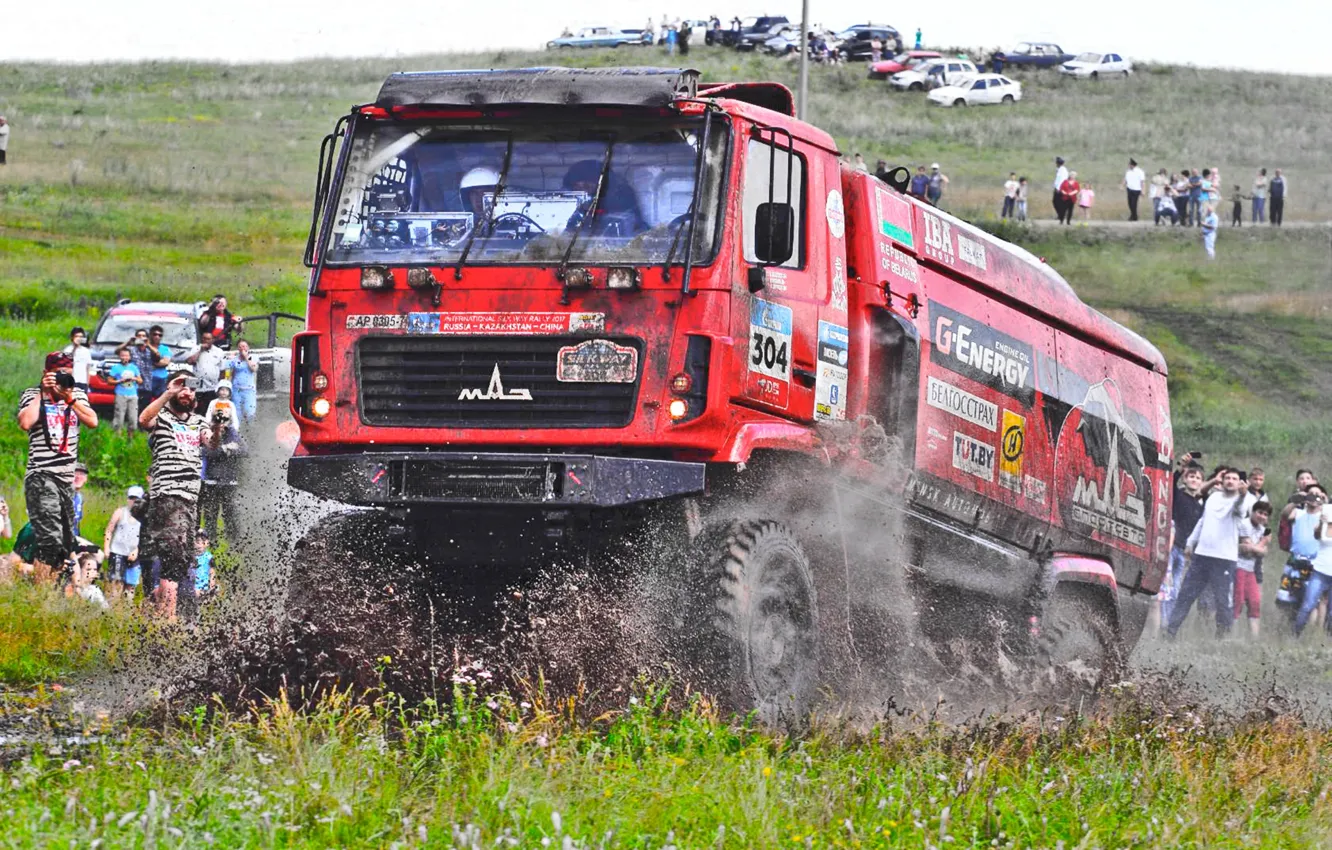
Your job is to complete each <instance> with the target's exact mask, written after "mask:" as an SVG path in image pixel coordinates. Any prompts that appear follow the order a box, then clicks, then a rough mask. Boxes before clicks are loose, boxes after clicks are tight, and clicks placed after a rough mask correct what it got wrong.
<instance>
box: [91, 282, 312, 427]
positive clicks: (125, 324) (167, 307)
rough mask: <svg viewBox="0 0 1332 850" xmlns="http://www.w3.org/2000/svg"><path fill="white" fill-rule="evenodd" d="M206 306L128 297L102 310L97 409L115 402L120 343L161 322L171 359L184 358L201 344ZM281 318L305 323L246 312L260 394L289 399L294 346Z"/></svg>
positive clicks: (94, 395)
mask: <svg viewBox="0 0 1332 850" xmlns="http://www.w3.org/2000/svg"><path fill="white" fill-rule="evenodd" d="M207 307H208V305H207V304H205V303H204V302H202V301H199V302H195V303H193V304H185V303H178V302H170V301H130V300H129V299H125V300H122V301H120V302H118V303H117V304H116V305H115V306H114V307H112V308H111V309H109V310H107V311H106V312H105V313H103V314H102V318H101V319H99V320H98V322H97V327H96V328H95V329H94V330H93V333H92V338H91V339H90V340H89V342H88V346H89V348H91V349H92V356H93V360H94V362H96V363H97V364H98V366H97V368H96V369H95V370H94V371H93V372H92V373H90V374H89V376H88V400H89V402H90V403H91V404H92V405H93V406H94V407H98V408H110V407H112V406H113V405H114V404H115V387H113V386H112V385H111V383H110V382H109V381H108V380H107V374H106V370H107V368H108V367H110V366H111V365H112V364H114V363H116V362H117V360H116V355H115V350H116V348H117V346H119V345H120V344H121V343H123V342H125V341H126V340H128V339H132V338H133V337H134V332H135V331H136V330H138V329H139V328H144V329H148V328H150V327H152V326H153V325H161V326H162V331H163V334H162V342H163V344H165V345H166V346H168V347H169V348H170V349H171V356H172V359H173V360H179V359H183V358H184V357H185V356H186V355H187V354H189V353H190V352H191V351H192V350H194V348H195V346H197V345H198V344H199V317H200V316H202V315H203V314H204V311H205V310H206V309H207ZM278 319H291V320H293V321H296V322H304V319H303V318H302V317H301V316H296V315H291V314H287V313H270V314H268V315H264V316H245V317H241V321H242V322H243V324H244V327H245V335H246V338H247V339H250V340H251V351H252V352H253V353H254V355H255V356H256V357H257V358H258V359H259V374H258V375H256V376H255V377H256V383H257V387H258V391H259V393H258V394H259V397H260V398H273V399H279V400H285V398H286V395H287V390H288V388H289V387H290V384H291V350H290V349H289V348H287V347H286V346H279V345H278V344H277V339H278V333H277V320H278ZM261 340H262V343H261Z"/></svg>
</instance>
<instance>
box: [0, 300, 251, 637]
mask: <svg viewBox="0 0 1332 850" xmlns="http://www.w3.org/2000/svg"><path fill="white" fill-rule="evenodd" d="M199 325H200V340H201V341H200V343H199V345H198V346H197V347H195V348H194V349H193V350H191V351H188V352H183V353H182V354H181V355H180V356H175V355H173V352H172V351H171V350H170V348H168V347H167V346H165V345H163V344H162V343H161V338H162V335H163V330H162V328H161V327H160V326H153V327H150V328H141V329H138V330H136V331H135V332H134V334H133V336H132V337H131V338H130V339H129V340H127V341H126V342H125V343H124V344H122V345H120V346H118V347H117V348H116V349H115V357H116V360H115V362H114V363H111V364H108V365H107V368H106V371H105V374H106V375H107V377H108V380H109V382H110V383H111V384H112V385H114V387H115V395H114V411H113V415H112V427H113V428H121V427H123V428H124V429H125V430H126V431H127V432H128V433H130V434H137V433H139V432H143V433H145V434H146V438H147V441H148V445H149V449H150V452H151V463H150V467H149V470H148V474H147V476H146V481H145V482H144V483H143V484H139V483H131V484H128V485H127V486H126V488H125V490H124V493H125V502H124V504H122V505H120V506H119V507H117V508H116V509H115V511H114V512H113V513H112V514H111V517H110V519H109V521H108V522H107V525H106V528H105V531H104V533H103V536H102V540H101V545H100V546H98V545H97V544H96V543H95V542H93V541H90V540H89V539H87V538H86V537H84V536H83V528H82V520H83V494H82V490H83V486H84V484H86V483H87V480H88V474H89V470H88V468H87V467H86V466H85V465H84V464H83V463H82V462H80V461H79V460H78V456H79V437H80V434H81V432H82V431H83V430H85V429H92V428H97V427H98V426H99V424H101V423H100V421H99V418H98V415H97V412H96V411H95V410H94V409H93V408H92V406H91V404H90V403H89V400H88V376H89V372H90V370H92V369H93V368H94V366H93V357H92V355H91V352H90V350H89V349H88V335H87V333H86V331H85V330H84V329H83V328H77V327H76V328H74V329H72V331H71V332H70V344H69V346H67V347H66V348H65V349H63V350H61V351H56V352H52V353H51V354H50V355H48V356H47V357H46V360H45V363H44V367H43V371H42V375H41V379H40V380H39V381H38V383H37V385H36V386H33V387H30V388H28V389H27V390H25V391H24V392H23V393H22V395H21V397H20V400H19V406H18V416H17V419H18V425H19V427H20V428H21V429H22V430H24V431H25V432H27V434H28V457H27V466H26V472H25V477H24V500H25V503H26V508H27V516H28V523H27V524H26V525H25V526H23V527H22V528H21V529H19V530H18V531H17V533H15V530H14V528H13V523H12V521H11V518H10V510H9V506H8V504H6V503H5V502H4V501H3V500H2V499H0V534H3V536H5V537H12V538H13V539H14V546H13V553H12V554H10V555H8V556H5V558H4V559H3V560H0V578H4V579H9V578H13V577H14V576H16V575H17V576H22V577H26V578H28V579H30V580H32V581H34V582H36V583H38V584H41V585H51V586H54V587H57V588H59V589H61V590H62V591H63V592H64V593H65V594H66V595H69V596H76V595H77V596H79V597H82V598H85V599H87V600H89V601H90V602H92V603H95V604H98V605H101V606H108V605H110V604H113V603H115V602H117V601H119V600H125V599H135V598H138V594H139V592H140V591H142V595H143V598H144V599H145V600H146V601H148V602H149V603H150V604H151V606H152V609H153V610H154V611H155V612H156V613H157V614H158V615H160V616H162V617H163V618H166V619H170V620H174V619H176V617H177V613H178V607H179V610H180V612H182V613H184V614H185V615H187V616H189V617H193V616H194V615H197V612H198V610H199V602H200V601H201V600H202V599H204V598H206V597H207V595H208V594H210V593H211V592H212V589H213V588H214V586H215V583H216V580H215V576H214V571H213V568H212V557H213V556H212V550H211V545H212V541H215V540H218V539H219V538H220V536H225V537H226V538H229V539H232V540H234V539H236V538H237V537H238V535H239V534H240V531H241V524H242V522H243V520H242V519H241V517H240V515H239V512H238V511H237V510H236V509H235V505H234V498H233V494H234V493H235V490H236V488H237V486H238V485H239V482H240V466H241V463H242V461H243V459H244V457H245V456H246V454H247V446H246V439H245V436H244V434H243V430H244V428H245V427H247V425H248V424H250V423H253V422H254V420H255V416H256V412H257V399H256V382H255V377H256V373H257V371H258V362H257V360H256V359H255V357H254V356H253V354H252V353H251V351H250V347H249V344H248V343H247V342H246V341H245V340H243V339H239V338H238V335H239V334H240V333H241V330H242V329H241V325H240V322H239V321H238V320H236V319H235V318H234V317H233V316H232V315H231V313H230V312H229V311H227V309H226V301H225V299H223V298H221V297H220V296H219V297H218V298H216V299H214V302H213V303H212V305H211V306H210V308H209V310H208V311H207V312H205V313H204V314H203V316H202V317H201V318H200V319H199ZM233 340H234V344H235V350H234V351H233V350H230V349H231V345H232V342H233ZM201 411H202V415H201V413H200V412H201ZM145 485H146V486H145ZM182 585H183V586H184V590H183V591H181V586H182ZM178 601H179V603H180V604H179V606H178Z"/></svg>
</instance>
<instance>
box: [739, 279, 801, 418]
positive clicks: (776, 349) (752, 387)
mask: <svg viewBox="0 0 1332 850" xmlns="http://www.w3.org/2000/svg"><path fill="white" fill-rule="evenodd" d="M791 329H792V313H791V308H790V307H784V306H782V305H781V304H774V303H772V302H771V301H764V300H763V299H761V298H755V299H754V303H753V306H752V307H751V308H750V313H749V361H748V362H749V376H748V379H747V380H746V382H745V395H747V396H749V397H750V398H752V399H755V400H756V401H761V402H763V403H764V404H770V405H773V406H774V407H782V408H784V407H786V406H787V404H789V403H790V395H791Z"/></svg>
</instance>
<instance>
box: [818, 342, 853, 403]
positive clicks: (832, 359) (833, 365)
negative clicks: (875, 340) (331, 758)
mask: <svg viewBox="0 0 1332 850" xmlns="http://www.w3.org/2000/svg"><path fill="white" fill-rule="evenodd" d="M850 343H851V335H850V333H849V332H848V331H847V329H846V328H845V327H843V326H842V325H835V324H833V323H832V322H819V348H818V361H819V371H818V375H817V376H816V377H815V379H814V418H815V419H824V420H828V419H832V420H842V419H846V381H847V368H846V364H847V361H848V360H849V359H850V350H849V349H850Z"/></svg>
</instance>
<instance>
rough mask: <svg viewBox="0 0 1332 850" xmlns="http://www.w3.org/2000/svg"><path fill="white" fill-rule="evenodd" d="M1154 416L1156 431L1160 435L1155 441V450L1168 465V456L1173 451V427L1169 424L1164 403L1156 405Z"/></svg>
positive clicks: (1168, 414)
mask: <svg viewBox="0 0 1332 850" xmlns="http://www.w3.org/2000/svg"><path fill="white" fill-rule="evenodd" d="M1156 418H1157V425H1156V433H1157V434H1159V435H1160V436H1159V437H1158V438H1157V441H1156V450H1157V451H1158V452H1159V453H1160V454H1161V462H1162V463H1164V464H1165V465H1166V466H1169V465H1170V460H1171V457H1170V456H1171V455H1173V454H1174V453H1175V429H1174V426H1172V425H1171V424H1170V411H1168V410H1166V406H1165V405H1164V404H1158V405H1157V406H1156Z"/></svg>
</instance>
